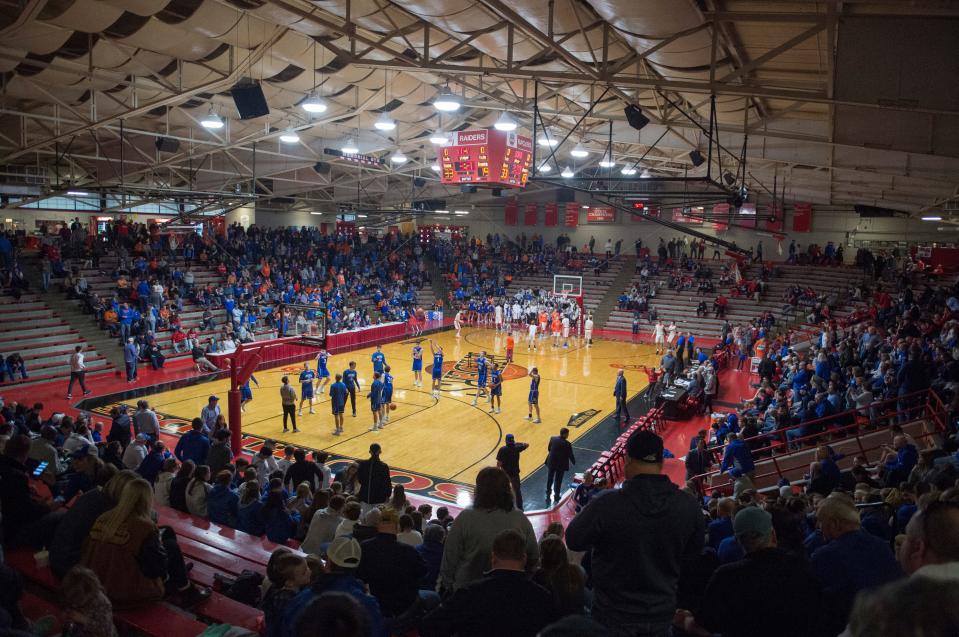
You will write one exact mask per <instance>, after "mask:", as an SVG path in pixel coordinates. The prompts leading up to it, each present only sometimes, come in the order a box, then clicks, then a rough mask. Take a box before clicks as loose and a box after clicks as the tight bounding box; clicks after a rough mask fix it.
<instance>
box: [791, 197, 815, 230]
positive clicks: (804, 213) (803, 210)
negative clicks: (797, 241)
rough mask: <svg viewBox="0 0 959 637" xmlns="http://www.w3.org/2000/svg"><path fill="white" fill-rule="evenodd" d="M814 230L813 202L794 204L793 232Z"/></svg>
mask: <svg viewBox="0 0 959 637" xmlns="http://www.w3.org/2000/svg"><path fill="white" fill-rule="evenodd" d="M811 231H812V204H810V203H797V204H796V205H794V206H793V232H811Z"/></svg>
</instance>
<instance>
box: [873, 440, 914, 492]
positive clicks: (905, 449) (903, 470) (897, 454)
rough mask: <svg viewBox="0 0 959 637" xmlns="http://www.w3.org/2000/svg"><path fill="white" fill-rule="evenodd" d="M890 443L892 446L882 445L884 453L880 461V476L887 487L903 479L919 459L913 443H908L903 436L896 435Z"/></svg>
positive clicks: (897, 483)
mask: <svg viewBox="0 0 959 637" xmlns="http://www.w3.org/2000/svg"><path fill="white" fill-rule="evenodd" d="M892 445H893V446H892V447H890V446H888V445H883V449H884V450H885V452H886V454H885V455H884V456H883V459H882V462H881V463H880V464H881V465H882V468H881V471H882V477H883V480H884V482H885V483H886V486H887V487H895V486H898V485H899V483H900V482H903V481H905V480H906V479H907V478H908V477H909V473H910V472H911V471H912V470H913V468H914V467H915V466H916V463H917V462H918V461H919V452H918V450H917V449H916V447H915V445H912V444H909V442H908V441H907V440H906V437H905V436H903V435H899V436H896V437H895V438H894V439H893V442H892Z"/></svg>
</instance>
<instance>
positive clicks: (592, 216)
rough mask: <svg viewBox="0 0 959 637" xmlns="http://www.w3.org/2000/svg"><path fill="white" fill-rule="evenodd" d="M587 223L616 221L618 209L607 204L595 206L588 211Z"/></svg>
mask: <svg viewBox="0 0 959 637" xmlns="http://www.w3.org/2000/svg"><path fill="white" fill-rule="evenodd" d="M586 222H587V223H615V222H616V211H615V210H613V209H612V208H609V207H606V206H593V207H591V208H590V209H589V210H587V211H586Z"/></svg>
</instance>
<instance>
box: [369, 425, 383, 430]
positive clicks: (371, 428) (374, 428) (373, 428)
mask: <svg viewBox="0 0 959 637" xmlns="http://www.w3.org/2000/svg"><path fill="white" fill-rule="evenodd" d="M369 430H370V431H379V430H380V428H379V427H377V426H375V425H374V426H372V427H370V429H369Z"/></svg>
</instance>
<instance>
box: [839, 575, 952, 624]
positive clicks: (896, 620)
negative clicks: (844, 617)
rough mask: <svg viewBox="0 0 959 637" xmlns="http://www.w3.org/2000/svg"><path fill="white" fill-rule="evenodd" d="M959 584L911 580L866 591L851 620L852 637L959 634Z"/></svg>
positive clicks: (932, 580) (914, 578) (933, 580)
mask: <svg viewBox="0 0 959 637" xmlns="http://www.w3.org/2000/svg"><path fill="white" fill-rule="evenodd" d="M957 598H959V582H956V581H955V580H953V579H950V580H946V581H939V580H935V579H932V578H928V577H910V578H909V579H906V580H903V581H901V582H895V583H892V584H888V585H886V586H883V587H882V588H879V589H877V590H873V591H867V592H864V593H863V594H862V595H860V596H859V597H858V598H857V599H856V605H855V607H854V608H853V611H852V616H851V617H850V620H849V629H848V631H847V632H846V633H844V634H848V635H849V637H898V636H899V635H936V636H938V635H942V636H946V635H955V634H957V633H959V605H957V604H956V603H955V600H956V599H957Z"/></svg>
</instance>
